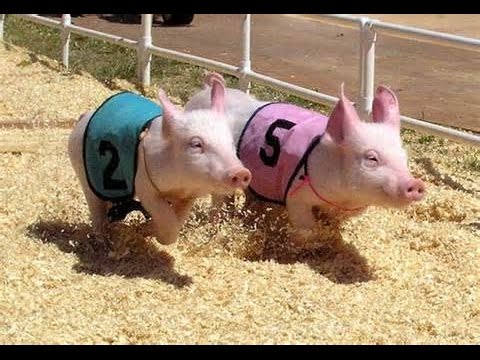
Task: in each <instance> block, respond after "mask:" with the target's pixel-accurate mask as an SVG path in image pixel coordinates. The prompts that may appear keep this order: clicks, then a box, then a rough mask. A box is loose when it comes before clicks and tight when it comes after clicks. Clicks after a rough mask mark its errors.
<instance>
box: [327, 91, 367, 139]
mask: <svg viewBox="0 0 480 360" xmlns="http://www.w3.org/2000/svg"><path fill="white" fill-rule="evenodd" d="M343 88H344V83H342V85H341V91H340V99H339V100H338V103H337V105H336V106H335V108H334V109H333V111H332V113H331V114H330V117H329V119H328V125H327V130H326V132H327V133H328V134H330V136H331V137H332V139H333V140H335V141H336V142H338V143H341V142H342V141H343V140H344V139H345V137H346V136H347V135H348V134H349V133H351V132H353V131H355V127H356V124H357V122H360V121H361V120H360V118H359V117H358V114H357V112H356V111H355V108H354V107H353V105H352V102H351V101H350V100H348V99H347V97H346V96H345V93H344V90H343Z"/></svg>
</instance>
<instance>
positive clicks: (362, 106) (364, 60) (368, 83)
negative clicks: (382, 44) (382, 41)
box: [357, 17, 377, 120]
mask: <svg viewBox="0 0 480 360" xmlns="http://www.w3.org/2000/svg"><path fill="white" fill-rule="evenodd" d="M376 40H377V33H376V32H375V30H373V29H372V21H371V20H370V19H369V18H366V17H362V18H361V19H360V91H359V107H358V108H357V111H358V112H359V114H360V115H361V117H362V118H363V119H364V120H367V119H369V116H370V113H371V112H372V101H373V93H374V86H375V41H376Z"/></svg>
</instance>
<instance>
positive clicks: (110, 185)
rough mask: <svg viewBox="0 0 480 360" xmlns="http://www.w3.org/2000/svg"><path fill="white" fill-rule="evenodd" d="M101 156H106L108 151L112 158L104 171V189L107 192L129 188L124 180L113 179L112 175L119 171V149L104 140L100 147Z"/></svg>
mask: <svg viewBox="0 0 480 360" xmlns="http://www.w3.org/2000/svg"><path fill="white" fill-rule="evenodd" d="M98 150H99V151H100V155H102V156H105V153H106V152H107V151H108V152H109V153H110V154H111V155H112V157H111V159H110V162H109V163H108V164H107V166H106V167H105V170H104V171H103V187H104V189H105V190H123V189H126V188H127V183H126V182H125V181H124V180H115V179H112V175H113V173H114V172H115V170H117V167H118V163H119V162H120V161H119V160H120V158H119V156H118V151H117V149H116V148H115V147H114V146H113V145H112V143H111V142H109V141H105V140H102V141H100V145H99V146H98Z"/></svg>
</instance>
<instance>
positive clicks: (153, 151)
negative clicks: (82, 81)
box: [68, 81, 251, 244]
mask: <svg viewBox="0 0 480 360" xmlns="http://www.w3.org/2000/svg"><path fill="white" fill-rule="evenodd" d="M211 85H212V86H211V87H210V88H209V90H208V92H209V96H210V99H209V106H207V107H206V108H204V109H198V110H192V111H182V110H180V109H177V108H176V107H175V105H173V104H172V103H171V102H170V100H169V99H168V98H167V96H166V95H165V92H164V91H163V90H159V92H158V100H159V101H160V103H161V107H160V106H158V105H157V104H155V103H154V102H151V101H150V100H148V99H146V98H144V97H141V96H139V95H136V94H133V93H129V92H123V93H119V94H116V95H114V96H113V97H111V98H109V99H108V100H106V101H105V102H104V103H103V104H102V105H101V106H100V107H99V108H98V109H97V110H96V111H95V112H89V113H85V114H83V115H82V116H81V117H80V119H79V121H78V123H77V124H76V125H75V127H74V129H73V131H72V133H71V135H70V138H69V143H68V152H69V156H70V160H71V163H72V165H73V168H74V170H75V173H76V175H77V176H78V178H79V180H80V183H81V186H82V189H83V192H84V194H85V197H86V200H87V204H88V207H89V210H90V215H91V219H92V222H93V229H94V233H95V234H96V235H98V236H103V235H104V234H105V233H106V232H107V229H108V224H109V223H110V222H113V221H119V220H122V219H123V218H124V217H125V216H126V215H127V214H128V213H129V212H130V211H132V210H142V211H144V213H145V214H146V215H147V216H148V217H151V218H152V220H153V226H154V229H155V233H156V236H157V238H158V240H159V242H161V243H163V244H170V243H173V242H174V241H175V240H176V239H177V236H178V232H179V230H180V228H181V226H182V224H183V223H184V221H185V219H186V218H187V215H188V214H189V210H190V209H191V207H192V205H193V202H194V200H195V199H196V198H198V197H202V196H205V195H207V194H210V193H217V194H218V193H220V194H228V193H232V192H234V191H235V190H236V189H244V188H246V187H247V186H248V184H249V182H250V179H251V174H250V171H249V170H248V169H246V168H245V167H244V166H243V165H242V163H241V162H240V160H239V159H238V157H237V156H236V152H235V145H234V140H233V137H232V134H231V131H230V129H229V123H230V122H231V119H229V115H228V114H226V113H225V110H224V97H225V88H224V85H223V83H222V82H221V81H213V82H212V83H211ZM210 104H211V105H210Z"/></svg>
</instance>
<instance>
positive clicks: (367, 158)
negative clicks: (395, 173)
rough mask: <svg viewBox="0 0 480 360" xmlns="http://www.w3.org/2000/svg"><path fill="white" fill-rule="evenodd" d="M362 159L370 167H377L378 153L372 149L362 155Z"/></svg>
mask: <svg viewBox="0 0 480 360" xmlns="http://www.w3.org/2000/svg"><path fill="white" fill-rule="evenodd" d="M363 160H364V161H363V162H364V164H365V166H367V167H370V168H374V167H377V166H378V164H379V161H378V154H377V153H376V152H375V151H373V150H369V151H367V152H366V153H365V155H364V158H363Z"/></svg>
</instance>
